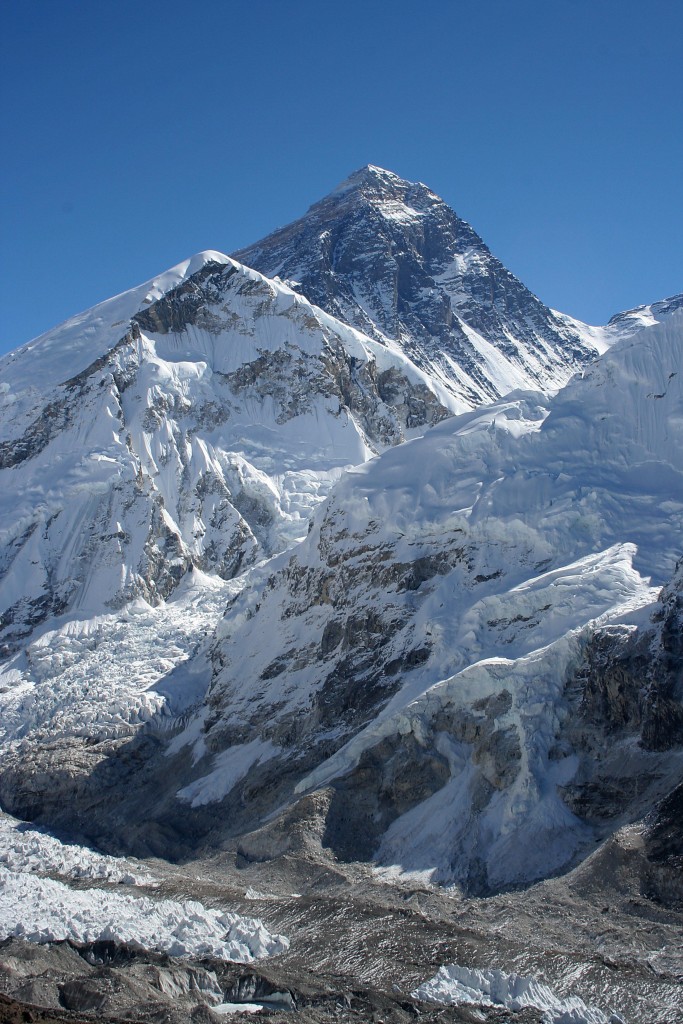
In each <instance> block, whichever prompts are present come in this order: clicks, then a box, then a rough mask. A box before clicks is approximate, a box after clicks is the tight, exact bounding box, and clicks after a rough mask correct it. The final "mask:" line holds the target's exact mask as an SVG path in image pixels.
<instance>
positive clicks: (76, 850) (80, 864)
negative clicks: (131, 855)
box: [0, 812, 156, 886]
mask: <svg viewBox="0 0 683 1024" xmlns="http://www.w3.org/2000/svg"><path fill="white" fill-rule="evenodd" d="M0 865H4V866H5V867H6V868H7V869H9V870H10V871H12V872H19V873H26V872H30V873H34V874H40V875H60V876H62V877H63V878H70V879H79V880H80V879H89V880H97V881H101V882H108V883H112V884H120V885H137V886H140V885H145V886H149V885H155V884H156V881H155V878H154V876H153V875H152V874H150V872H149V871H147V870H146V869H145V868H144V867H143V866H142V864H139V863H138V862H137V861H132V860H130V859H125V858H122V857H108V856H104V855H103V854H101V853H95V852H94V851H93V850H89V849H88V848H87V847H84V846H77V845H74V844H72V843H63V842H61V840H59V839H57V838H56V837H55V836H52V835H50V834H49V833H48V832H45V831H42V830H38V829H35V828H33V827H32V826H30V825H28V824H26V823H25V822H21V821H18V820H17V819H16V818H13V817H11V816H10V815H8V814H3V813H2V812H0Z"/></svg>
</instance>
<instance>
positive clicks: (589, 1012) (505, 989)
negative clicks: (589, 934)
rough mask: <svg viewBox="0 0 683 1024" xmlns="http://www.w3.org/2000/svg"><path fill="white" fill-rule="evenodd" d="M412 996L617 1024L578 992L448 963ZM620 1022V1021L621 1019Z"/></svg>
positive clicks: (575, 1023)
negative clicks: (570, 993)
mask: <svg viewBox="0 0 683 1024" xmlns="http://www.w3.org/2000/svg"><path fill="white" fill-rule="evenodd" d="M413 997H414V998H415V999H420V1000H422V1001H427V1002H434V1003H443V1004H445V1005H449V1006H452V1005H456V1006H457V1005H474V1006H496V1007H503V1008H505V1009H506V1010H512V1011H517V1010H523V1009H524V1008H525V1007H532V1008H533V1009H537V1010H540V1011H541V1012H542V1020H543V1022H544V1024H619V1022H620V1021H621V1018H620V1017H618V1016H617V1014H614V1013H613V1014H610V1016H609V1017H608V1016H606V1015H605V1014H604V1013H603V1012H602V1010H600V1009H598V1008H597V1007H596V1006H587V1005H586V1004H585V1003H584V1001H583V1000H582V999H580V998H579V997H578V996H568V997H566V998H561V997H560V996H558V995H556V993H555V992H553V990H552V989H551V988H550V987H549V986H548V985H545V984H543V982H540V981H538V980H537V979H536V978H533V977H520V975H518V974H506V973H505V972H504V971H501V970H497V969H493V970H490V969H488V970H475V969H470V968H468V967H461V966H459V965H458V964H449V965H448V966H444V967H441V968H440V969H439V971H438V973H437V974H435V975H434V977H433V978H431V979H430V980H429V981H426V982H424V983H423V984H422V985H420V986H419V988H417V989H416V990H415V991H414V992H413ZM622 1024H623V1022H622Z"/></svg>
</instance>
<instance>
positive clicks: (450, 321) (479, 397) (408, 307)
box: [236, 165, 606, 411]
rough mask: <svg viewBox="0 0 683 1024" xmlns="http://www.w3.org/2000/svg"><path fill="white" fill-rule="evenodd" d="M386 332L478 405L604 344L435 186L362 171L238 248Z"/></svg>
mask: <svg viewBox="0 0 683 1024" xmlns="http://www.w3.org/2000/svg"><path fill="white" fill-rule="evenodd" d="M236 258H237V259H239V260H241V261H242V262H243V263H246V264H247V265H248V266H250V267H256V269H257V270H260V271H262V272H263V273H264V274H267V275H268V276H269V277H274V276H275V275H278V276H279V277H280V278H282V279H283V280H287V281H288V283H290V284H291V286H292V287H293V288H295V289H296V290H297V291H299V292H301V293H302V294H303V295H305V296H306V297H307V298H308V299H310V301H311V302H315V303H316V304H317V305H318V306H321V307H322V308H323V309H326V310H327V311H328V312H329V313H332V314H333V315H334V316H336V317H339V319H341V320H344V321H345V322H347V323H351V324H354V325H355V326H356V327H358V328H359V329H360V330H362V331H364V332H365V333H367V334H369V335H371V336H372V337H375V338H377V339H379V340H381V341H385V340H387V339H393V340H394V341H397V342H399V343H400V345H401V346H402V348H403V350H404V351H405V352H407V353H408V354H409V355H410V357H411V358H412V359H413V360H414V361H415V362H416V363H417V364H418V365H420V366H422V367H424V368H425V369H426V370H428V372H429V373H430V374H431V375H432V376H433V377H434V378H435V379H436V380H438V381H440V383H441V384H442V385H443V386H444V387H446V388H448V390H449V391H450V392H451V394H452V395H453V396H454V397H455V398H457V400H458V402H459V410H460V411H464V410H466V409H471V408H473V407H475V406H477V405H480V404H481V403H482V402H485V401H491V400H492V399H495V398H497V397H499V396H502V395H505V394H507V393H508V392H509V391H512V390H515V389H517V388H540V389H544V390H545V389H553V388H557V387H559V386H561V385H562V384H565V383H566V382H567V380H568V379H569V377H570V376H571V374H572V373H573V372H574V371H575V370H576V369H577V368H579V367H580V366H582V365H583V364H584V363H585V362H586V361H587V360H588V359H590V358H592V357H593V356H594V355H595V354H596V352H597V351H602V350H603V349H604V347H605V342H606V339H605V337H603V333H602V331H601V330H600V329H597V330H596V329H591V328H586V327H585V325H583V324H580V323H579V322H578V321H575V320H572V319H571V318H569V317H563V316H562V315H560V314H556V313H554V312H553V311H552V310H550V309H548V308H547V307H546V306H544V305H543V303H542V302H540V301H539V299H537V298H536V296H534V295H532V294H531V292H530V291H529V290H528V289H527V288H525V287H524V285H522V284H521V283H520V282H519V281H518V280H517V279H516V278H515V277H513V275H512V274H510V273H509V271H507V270H506V269H505V267H504V266H503V265H502V264H501V263H500V261H499V260H497V259H496V258H495V257H494V256H493V255H492V254H491V252H490V251H489V249H488V248H487V247H486V245H485V244H484V243H483V242H482V240H481V238H479V236H478V235H477V234H476V232H475V231H473V229H472V228H471V227H470V225H469V224H467V223H465V221H463V220H461V219H460V218H459V217H458V216H457V215H456V214H455V213H454V212H453V211H452V210H451V209H450V208H449V207H448V206H447V205H446V204H445V203H444V202H443V200H441V199H440V198H439V197H438V196H436V195H435V194H434V193H433V192H431V191H430V190H429V189H428V188H427V186H426V185H423V184H420V183H415V182H409V181H404V180H403V179H401V178H399V177H398V176H397V175H395V174H393V173H392V172H391V171H386V170H383V169H382V168H380V167H373V166H371V165H370V166H367V167H363V168H361V169H360V170H359V171H357V172H356V173H355V174H352V175H351V177H350V178H348V179H347V180H346V181H344V182H342V184H341V185H339V186H338V188H336V189H335V190H334V191H333V192H332V193H331V194H330V195H328V196H326V197H325V198H324V199H322V200H321V201H320V202H318V203H316V204H315V205H314V206H312V207H311V209H310V210H309V211H308V213H307V214H306V215H305V216H304V217H302V218H301V219H300V220H297V221H295V222H294V223H293V224H290V225H288V226H286V227H284V228H280V229H279V230H278V231H275V232H274V233H273V234H272V235H270V236H269V237H268V238H265V239H263V240H262V241H260V242H257V243H256V244H255V245H252V246H249V247H248V248H246V249H242V250H241V251H240V252H239V253H236Z"/></svg>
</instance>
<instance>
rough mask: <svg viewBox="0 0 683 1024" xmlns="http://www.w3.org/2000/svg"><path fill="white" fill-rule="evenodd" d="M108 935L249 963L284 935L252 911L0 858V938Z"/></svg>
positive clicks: (271, 951) (284, 942)
mask: <svg viewBox="0 0 683 1024" xmlns="http://www.w3.org/2000/svg"><path fill="white" fill-rule="evenodd" d="M8 936H17V937H19V938H23V939H26V940H27V941H29V942H38V943H46V942H55V941H60V940H65V939H69V940H71V941H72V942H78V943H91V942H98V941H111V942H116V943H121V944H127V945H131V946H135V947H136V948H138V949H146V950H152V951H157V952H164V953H168V954H169V955H170V956H178V957H204V956H208V957H214V958H216V959H220V960H233V961H236V962H239V963H251V962H252V961H253V960H256V959H259V958H261V957H266V956H273V955H275V954H277V953H281V952H283V951H284V950H286V949H287V948H288V946H289V941H288V939H286V938H285V937H284V936H281V935H271V933H270V932H269V931H268V930H267V929H266V928H265V926H264V925H263V923H262V922H261V921H259V920H257V919H255V918H246V917H241V916H240V915H238V914H234V913H230V912H228V911H222V910H215V909H210V908H207V907H205V906H203V905H202V904H201V903H198V902H196V901H194V900H185V901H183V902H177V901H175V900H154V899H151V898H149V897H146V896H135V895H131V894H128V893H120V892H115V891H112V890H106V889H85V890H75V889H71V888H69V887H68V886H67V885H64V884H63V883H62V882H56V881H53V880H52V879H47V878H38V877H36V876H35V875H34V874H28V873H26V872H21V871H9V870H8V869H7V868H5V867H2V866H0V939H4V938H7V937H8Z"/></svg>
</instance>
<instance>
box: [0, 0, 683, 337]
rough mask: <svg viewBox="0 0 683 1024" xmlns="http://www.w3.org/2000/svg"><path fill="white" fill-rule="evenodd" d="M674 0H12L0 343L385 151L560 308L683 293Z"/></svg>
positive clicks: (295, 211)
mask: <svg viewBox="0 0 683 1024" xmlns="http://www.w3.org/2000/svg"><path fill="white" fill-rule="evenodd" d="M682 44H683V4H681V3H680V0H650V2H649V3H648V4H645V3H643V2H642V0H638V2H635V0H614V2H612V0H543V2H541V0H519V2H515V0H420V2H417V0H414V2H410V3H408V2H404V0H391V2H384V0H363V2H361V0H345V2H343V3H336V2H335V3H332V2H325V0H289V2H286V3H285V2H280V0H259V2H258V3H256V2H251V3H248V2H246V0H201V2H198V3H192V2H191V0H185V2H177V0H165V2H161V0H116V2H114V0H6V3H5V5H4V8H3V33H2V41H1V42H0V47H1V50H0V63H1V66H2V72H1V73H2V95H3V100H4V102H3V114H2V117H3V120H4V125H3V140H4V143H5V145H4V147H3V148H4V156H3V159H2V161H1V162H0V185H1V186H2V207H1V210H0V215H1V217H2V257H3V263H2V268H1V273H0V287H1V289H2V293H1V294H0V310H1V311H2V323H1V325H0V351H4V350H6V349H8V348H12V347H14V346H16V345H18V344H20V343H22V342H24V341H26V340H28V339H29V338H31V337H33V336H35V335H36V334H38V333H40V332H41V331H43V330H46V329H48V328H49V327H51V326H53V325H54V324H56V323H58V322H59V321H61V320H63V319H64V318H66V317H68V316H70V315H72V314H74V313H76V312H78V311H80V310H81V309H84V308H87V307H88V306H91V305H93V304H94V303H96V302H98V301H100V300H102V299H104V298H107V297H108V296H110V295H112V294H115V293H117V292H119V291H122V290H124V289H125V288H128V287H131V286H133V285H135V284H137V283H139V282H141V281H143V280H145V279H147V278H149V277H151V276H153V275H154V274H156V273H158V272H159V271H161V270H163V269H165V268H166V267H168V266H171V265H173V264H174V263H177V262H179V261H180V260H182V259H185V258H186V257H188V256H190V255H191V254H192V253H194V252H197V251H199V250H201V249H209V248H212V249H220V250H222V251H223V252H230V251H232V250H234V249H236V248H238V247H240V246H242V245H246V244H247V243H249V242H252V241H255V240H257V239H258V238H259V237H261V236H262V235H264V234H266V233H268V232H269V231H271V230H272V229H274V228H275V227H277V226H279V225H281V224H285V223H287V222H288V221H289V220H292V219H294V218H295V217H297V216H299V215H301V214H302V213H303V212H304V211H305V210H306V209H307V207H308V206H309V205H310V204H311V203H312V202H314V201H315V200H316V199H318V198H320V197H321V196H322V195H324V194H325V193H327V192H329V191H330V190H331V189H332V188H333V187H334V186H335V185H336V184H337V183H338V182H339V181H340V180H342V179H343V178H345V177H346V176H347V175H348V174H349V173H351V172H352V171H353V170H355V169H356V168H358V167H360V166H362V165H363V164H366V163H374V164H378V165H380V166H383V167H388V168H389V169H391V170H393V171H396V172H397V173H398V174H400V175H402V176H403V177H406V178H410V179H413V180H421V181H424V182H426V183H427V184H428V185H429V186H430V187H431V188H432V189H434V191H436V192H438V193H439V194H440V195H441V196H443V198H444V199H446V201H447V202H449V203H450V205H451V206H452V207H453V208H454V209H455V210H456V211H457V212H458V213H459V214H460V216H462V217H464V218H465V219H466V220H468V221H469V222H470V223H471V224H472V225H473V226H474V228H475V229H476V230H477V231H478V232H479V234H480V235H481V236H482V237H483V238H484V240H485V241H486V242H487V244H488V245H489V246H490V247H491V249H492V250H493V252H494V253H495V254H496V255H497V256H499V257H500V258H501V259H502V260H503V262H504V263H505V264H506V265H507V266H508V268H509V269H510V270H512V272H513V273H515V274H516V275H517V276H518V277H520V278H521V279H522V280H523V281H524V282H525V284H527V285H528V286H529V287H530V288H531V289H532V290H533V291H534V292H536V294H538V295H539V296H540V297H541V298H542V299H543V301H544V302H546V303H548V305H551V306H554V307H555V308H559V309H561V310H562V311H564V312H567V313H571V314H572V315H574V316H578V317H580V318H582V319H585V320H587V321H589V322H592V323H602V322H605V321H606V319H607V318H608V317H609V316H610V315H612V314H613V313H615V312H617V311H619V310H621V309H624V308H627V307H630V306H634V305H637V304H639V303H642V302H648V301H652V300H655V299H658V298H663V297H664V296H666V295H670V294H672V293H674V292H677V291H680V290H681V289H683V258H682V256H683V241H682V240H683V199H682V188H681V182H683V70H682V65H681V53H682V52H683V45H682Z"/></svg>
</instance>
